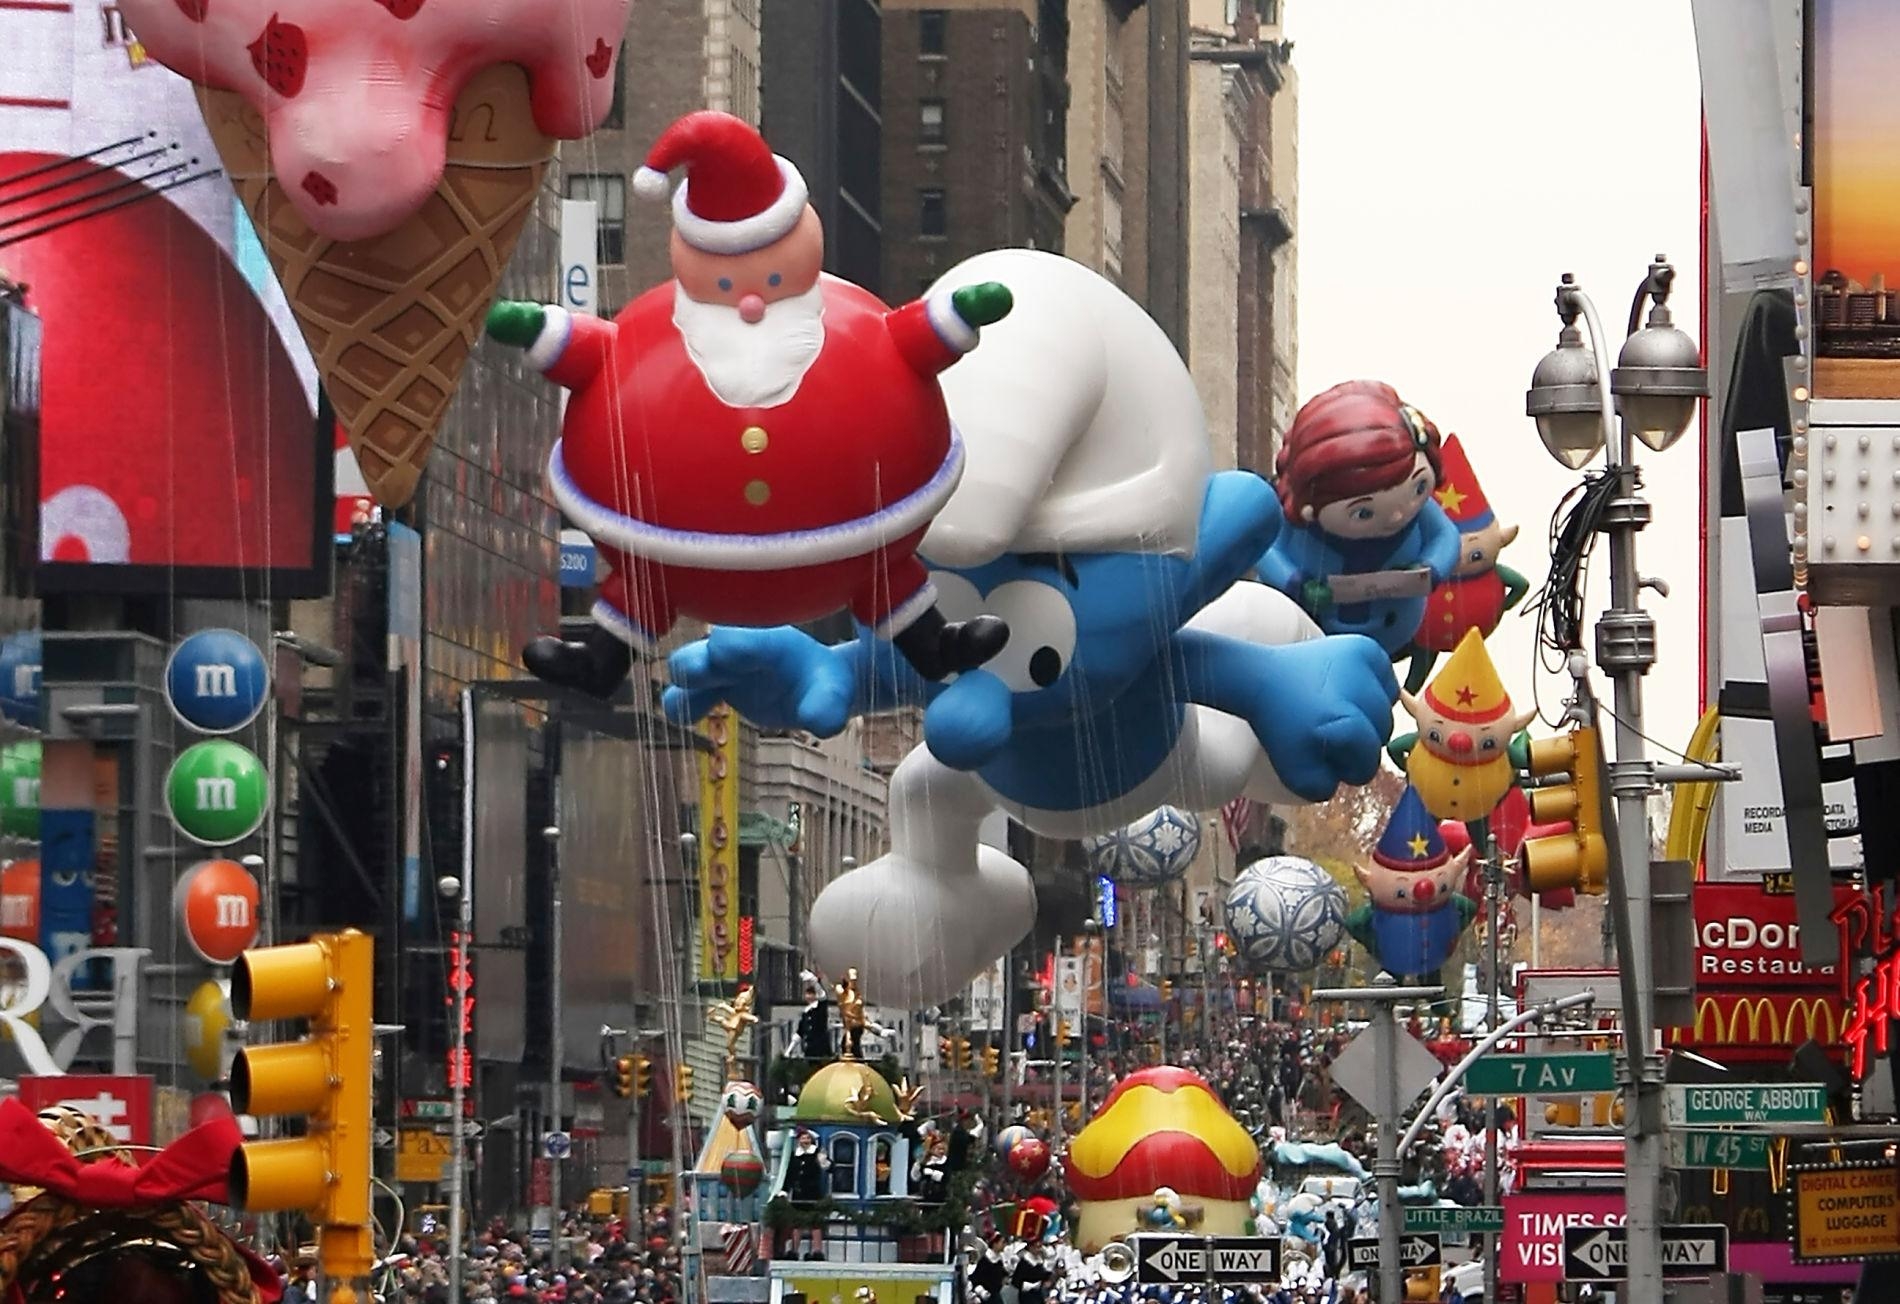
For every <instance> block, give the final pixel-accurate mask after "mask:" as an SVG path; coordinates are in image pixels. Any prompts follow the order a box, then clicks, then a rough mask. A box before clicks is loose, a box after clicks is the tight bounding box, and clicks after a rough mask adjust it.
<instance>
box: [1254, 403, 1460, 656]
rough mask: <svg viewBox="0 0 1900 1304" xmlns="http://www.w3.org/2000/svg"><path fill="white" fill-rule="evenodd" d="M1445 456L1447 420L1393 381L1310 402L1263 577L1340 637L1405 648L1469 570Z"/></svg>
mask: <svg viewBox="0 0 1900 1304" xmlns="http://www.w3.org/2000/svg"><path fill="white" fill-rule="evenodd" d="M1440 465H1441V463H1440V452H1439V436H1438V428H1437V427H1436V426H1434V425H1433V424H1432V423H1431V422H1430V421H1428V420H1427V419H1426V418H1425V415H1424V414H1423V413H1422V412H1420V411H1419V410H1418V409H1417V408H1414V407H1412V406H1410V405H1409V404H1407V403H1406V402H1404V401H1403V400H1402V399H1400V398H1399V396H1398V393H1397V391H1395V390H1394V389H1393V388H1392V387H1391V386H1390V385H1385V384H1381V383H1380V382H1378V381H1375V380H1353V381H1347V382H1346V383H1345V384H1343V385H1335V386H1333V387H1332V388H1331V389H1329V390H1327V391H1326V392H1325V393H1323V394H1320V395H1318V396H1317V397H1315V398H1312V399H1309V400H1308V401H1307V403H1306V405H1305V406H1304V407H1302V408H1301V409H1300V411H1299V414H1298V415H1297V416H1295V417H1294V418H1293V427H1292V429H1290V430H1289V431H1287V435H1286V439H1285V441H1284V442H1283V443H1282V444H1281V446H1280V456H1279V459H1278V461H1277V462H1276V464H1275V472H1276V474H1275V485H1276V488H1277V489H1278V491H1279V494H1280V504H1281V506H1282V508H1283V509H1284V510H1285V513H1286V528H1284V529H1282V530H1281V531H1280V534H1279V537H1278V538H1276V539H1275V540H1274V543H1273V546H1272V547H1271V548H1269V549H1268V550H1267V553H1266V555H1265V556H1264V557H1262V558H1261V559H1260V578H1261V579H1263V580H1265V581H1266V582H1267V583H1268V584H1270V585H1272V586H1273V587H1274V588H1276V589H1279V590H1280V591H1281V592H1282V593H1285V594H1286V595H1287V596H1289V597H1291V598H1292V599H1294V600H1295V601H1296V602H1298V603H1300V605H1302V606H1303V607H1305V608H1306V609H1307V610H1308V611H1309V612H1310V613H1311V614H1312V616H1313V618H1314V620H1316V621H1317V622H1318V623H1319V625H1320V627H1321V628H1322V629H1324V630H1325V631H1326V632H1327V633H1328V634H1364V635H1366V636H1367V637H1369V638H1371V639H1373V640H1374V641H1375V642H1377V643H1378V644H1379V646H1380V647H1382V648H1384V649H1385V650H1386V652H1387V653H1388V654H1389V655H1391V656H1394V657H1397V656H1398V655H1399V654H1401V653H1402V652H1403V651H1404V650H1405V649H1406V648H1407V647H1408V646H1409V645H1410V644H1411V642H1412V636H1413V635H1414V634H1415V633H1416V632H1417V630H1418V625H1419V621H1420V620H1421V619H1422V618H1423V617H1424V615H1425V599H1426V596H1427V595H1428V594H1429V593H1430V592H1431V590H1432V588H1433V586H1435V585H1438V584H1442V583H1444V582H1445V581H1446V580H1448V579H1450V578H1451V576H1452V574H1453V572H1455V571H1456V570H1457V568H1458V557H1459V536H1458V527H1457V526H1456V525H1453V524H1452V522H1451V518H1450V517H1448V516H1446V515H1445V510H1444V508H1443V507H1441V506H1439V504H1438V502H1437V500H1436V499H1435V498H1434V497H1433V496H1432V495H1433V491H1434V490H1436V489H1437V488H1438V479H1439V471H1440Z"/></svg>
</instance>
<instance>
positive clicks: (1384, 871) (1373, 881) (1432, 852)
mask: <svg viewBox="0 0 1900 1304" xmlns="http://www.w3.org/2000/svg"><path fill="white" fill-rule="evenodd" d="M1470 858H1471V852H1470V850H1469V848H1467V849H1466V850H1464V851H1462V852H1460V853H1458V854H1457V855H1455V856H1454V855H1452V854H1451V853H1450V852H1449V851H1447V850H1446V849H1445V840H1444V839H1443V838H1442V837H1440V836H1439V834H1438V823H1437V821H1436V820H1434V819H1432V817H1431V814H1430V812H1428V811H1427V810H1426V809H1425V803H1424V801H1423V800H1422V799H1421V798H1420V797H1419V795H1418V790H1417V789H1416V788H1407V789H1406V790H1405V792H1404V794H1403V795H1402V796H1401V797H1400V798H1399V804H1398V805H1397V806H1396V807H1394V808H1393V811H1392V819H1391V822H1390V823H1388V824H1387V825H1386V827H1385V832H1384V834H1383V835H1382V836H1381V837H1380V838H1379V845H1378V847H1377V848H1376V849H1375V850H1374V851H1373V853H1372V864H1371V865H1370V866H1364V865H1356V866H1354V869H1355V870H1356V871H1357V873H1358V875H1359V881H1360V882H1361V883H1363V884H1365V888H1366V892H1367V894H1368V896H1369V897H1370V900H1369V901H1368V902H1367V903H1366V904H1365V905H1363V906H1361V907H1359V909H1357V910H1355V911H1353V912H1352V915H1351V916H1350V917H1349V918H1348V919H1347V921H1346V928H1347V930H1348V931H1349V932H1351V933H1352V935H1353V937H1354V938H1355V939H1357V940H1358V942H1359V943H1360V945H1362V946H1364V947H1365V948H1366V950H1368V951H1370V952H1371V953H1372V955H1373V958H1374V959H1376V960H1378V961H1379V963H1380V964H1382V965H1384V966H1385V968H1386V970H1387V971H1388V972H1389V973H1391V974H1392V975H1393V976H1395V977H1412V976H1424V975H1428V974H1434V973H1437V972H1438V970H1439V967H1440V966H1442V965H1443V964H1444V963H1445V961H1446V960H1447V959H1448V958H1449V957H1450V956H1451V951H1452V948H1453V947H1455V946H1456V945H1458V937H1459V934H1461V933H1463V932H1464V931H1465V929H1466V928H1467V927H1468V926H1469V925H1470V923H1471V921H1472V919H1473V918H1475V917H1476V916H1477V913H1478V907H1477V904H1476V903H1475V902H1473V901H1472V900H1471V898H1470V897H1467V896H1465V895H1464V894H1463V893H1461V892H1460V891H1459V890H1458V889H1459V887H1460V886H1461V885H1462V884H1463V882H1464V878H1465V865H1466V862H1467V861H1468V860H1470Z"/></svg>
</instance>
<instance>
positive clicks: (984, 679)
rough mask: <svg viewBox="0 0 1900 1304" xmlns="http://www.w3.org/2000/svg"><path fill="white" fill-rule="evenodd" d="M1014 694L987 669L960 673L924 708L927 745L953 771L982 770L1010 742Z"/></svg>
mask: <svg viewBox="0 0 1900 1304" xmlns="http://www.w3.org/2000/svg"><path fill="white" fill-rule="evenodd" d="M1012 696H1013V694H1011V692H1010V689H1009V685H1008V684H1005V683H1004V682H1003V681H1002V680H1000V679H998V678H997V677H996V676H995V675H993V674H991V673H990V672H989V671H987V670H972V671H970V672H969V673H968V674H964V675H959V676H958V677H957V679H956V681H955V682H954V683H951V684H950V685H948V686H947V687H945V688H944V690H943V691H942V692H941V693H939V694H938V695H937V698H936V700H935V701H933V702H932V703H931V704H930V706H929V707H928V708H926V709H925V711H924V746H926V747H928V748H929V749H930V754H931V755H932V756H935V757H936V758H937V759H938V760H940V761H942V762H943V763H944V764H945V765H947V766H949V767H950V768H951V769H953V770H976V769H981V768H982V767H983V766H984V765H986V764H988V763H989V762H990V761H993V760H995V759H996V757H997V754H998V753H1000V752H1001V751H1002V750H1003V749H1004V748H1005V747H1007V746H1008V745H1009V740H1010V735H1011V733H1012V732H1013V730H1014V723H1013V721H1012V718H1011V709H1010V699H1011V697H1012Z"/></svg>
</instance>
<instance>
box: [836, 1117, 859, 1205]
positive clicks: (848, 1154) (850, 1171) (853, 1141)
mask: <svg viewBox="0 0 1900 1304" xmlns="http://www.w3.org/2000/svg"><path fill="white" fill-rule="evenodd" d="M831 1193H832V1194H833V1195H856V1194H857V1193H858V1139H857V1138H856V1137H854V1136H852V1135H851V1134H850V1133H848V1132H840V1133H838V1134H837V1135H836V1136H834V1137H832V1138H831Z"/></svg>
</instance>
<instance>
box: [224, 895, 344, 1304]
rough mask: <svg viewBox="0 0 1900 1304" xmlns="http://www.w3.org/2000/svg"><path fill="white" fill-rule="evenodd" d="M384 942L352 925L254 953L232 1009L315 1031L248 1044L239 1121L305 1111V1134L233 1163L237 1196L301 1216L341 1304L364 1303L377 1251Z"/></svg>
mask: <svg viewBox="0 0 1900 1304" xmlns="http://www.w3.org/2000/svg"><path fill="white" fill-rule="evenodd" d="M374 990H375V944H374V942H372V941H371V939H370V937H369V935H368V934H366V933H360V932H358V931H356V930H355V929H353V928H352V929H348V930H346V931H344V932H341V933H332V934H324V935H320V936H318V937H315V938H312V939H311V940H310V941H308V942H301V943H298V944H296V945H293V946H269V947H264V948H262V949H260V950H254V951H246V952H245V953H244V954H243V955H242V956H240V957H238V962H237V964H236V965H235V966H234V967H233V968H232V970H231V1013H232V1014H233V1015H234V1016H235V1017H236V1018H239V1019H245V1020H249V1021H251V1022H254V1023H262V1022H268V1021H270V1020H272V1019H307V1020H309V1022H310V1035H309V1036H308V1037H306V1038H304V1039H303V1040H302V1041H298V1042H291V1043H288V1044H286V1045H279V1046H248V1047H246V1048H245V1049H243V1050H241V1051H239V1052H238V1055H237V1060H236V1062H235V1063H233V1064H232V1066H231V1107H232V1108H233V1109H234V1110H236V1111H237V1112H238V1113H239V1114H253V1115H260V1116H263V1115H299V1114H301V1115H304V1116H305V1117H306V1118H307V1119H308V1120H309V1121H308V1124H307V1128H306V1132H305V1135H303V1136H300V1137H292V1138H286V1139H284V1140H279V1141H253V1142H249V1143H247V1144H245V1145H243V1146H241V1147H239V1149H238V1152H237V1153H236V1154H235V1155H233V1156H232V1158H231V1169H230V1174H229V1178H230V1196H231V1203H232V1204H233V1205H234V1206H236V1207H237V1208H240V1209H243V1210H245V1211H246V1212H251V1213H275V1212H282V1211H288V1210H302V1211H303V1212H304V1213H305V1214H306V1215H307V1216H308V1217H309V1219H310V1221H311V1222H313V1223H315V1224H316V1226H317V1257H318V1260H319V1261H320V1262H321V1264H322V1267H323V1273H324V1276H325V1277H326V1278H328V1279H329V1280H330V1281H331V1282H332V1283H333V1290H332V1293H331V1295H330V1299H331V1300H332V1301H335V1302H336V1304H342V1302H343V1301H346V1300H353V1299H355V1298H356V1295H355V1293H354V1292H353V1290H352V1288H351V1283H355V1282H358V1281H366V1280H367V1278H368V1275H369V1271H370V1267H371V1265H372V1264H373V1263H374V1261H375V1257H376V1256H375V1252H374V1249H373V1245H372V1241H371V1230H370V1130H371V1115H370V1092H371V1065H372V1064H373V1062H374V1057H375V1051H376V1031H375V1027H374V1025H373V1023H372V1004H371V996H372V993H373V992H374Z"/></svg>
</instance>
